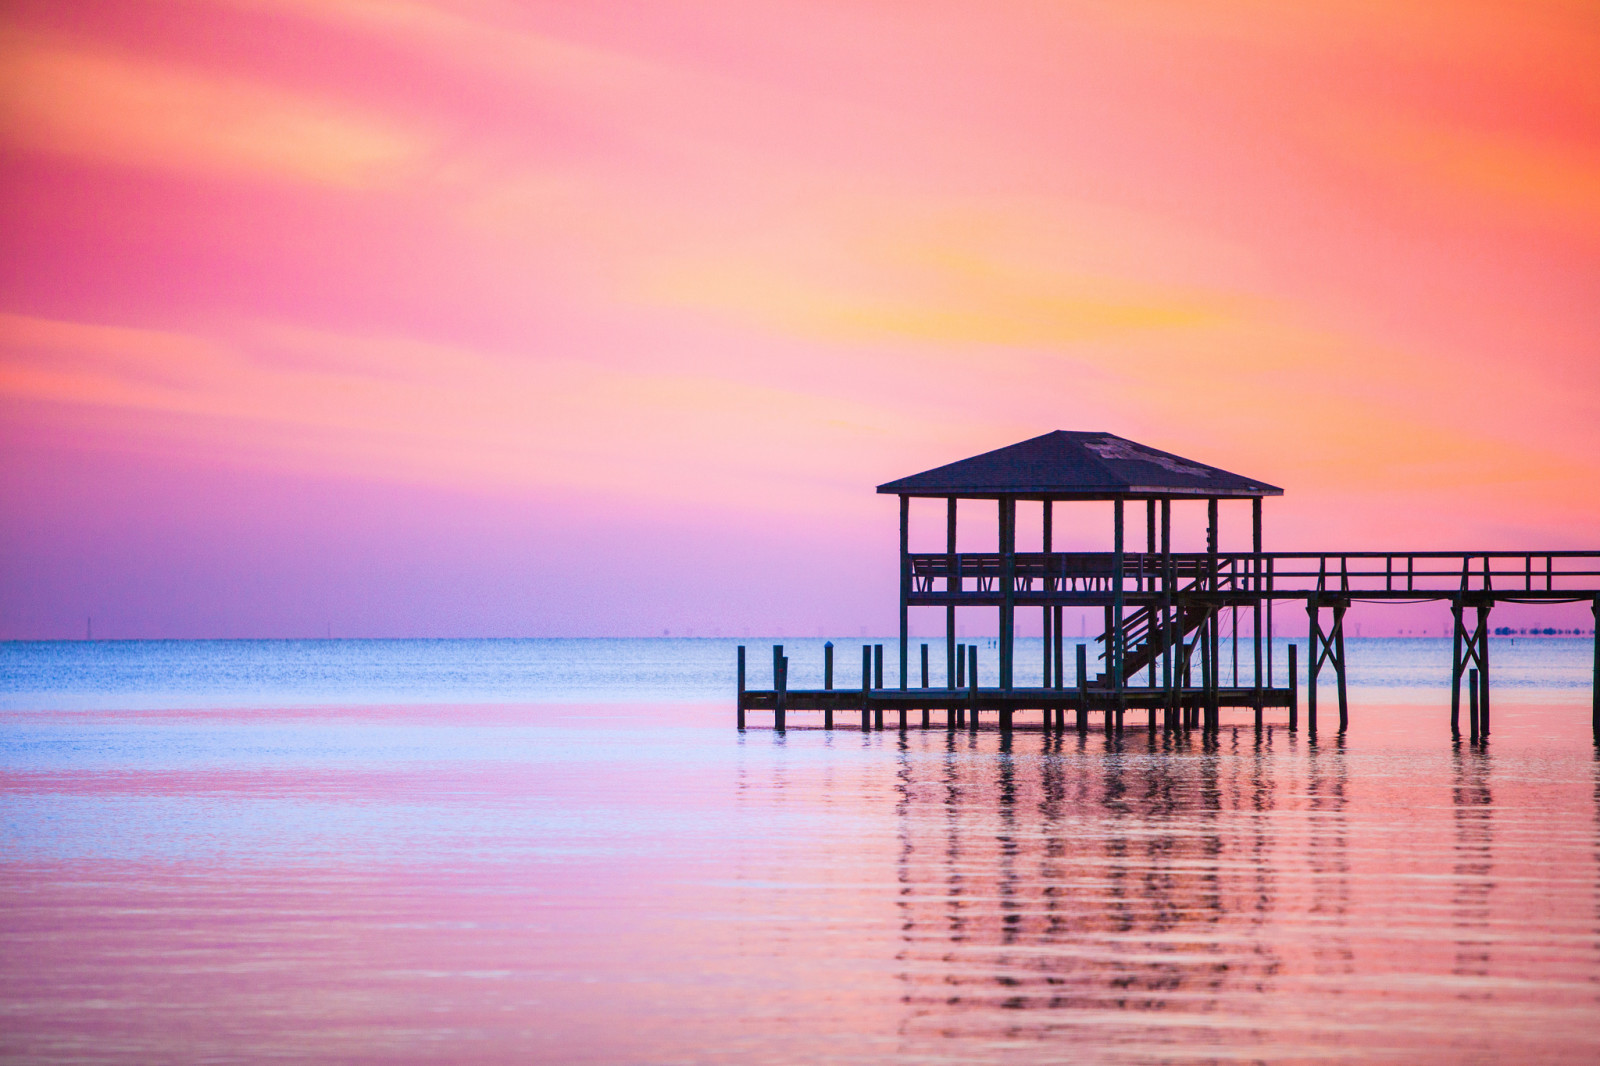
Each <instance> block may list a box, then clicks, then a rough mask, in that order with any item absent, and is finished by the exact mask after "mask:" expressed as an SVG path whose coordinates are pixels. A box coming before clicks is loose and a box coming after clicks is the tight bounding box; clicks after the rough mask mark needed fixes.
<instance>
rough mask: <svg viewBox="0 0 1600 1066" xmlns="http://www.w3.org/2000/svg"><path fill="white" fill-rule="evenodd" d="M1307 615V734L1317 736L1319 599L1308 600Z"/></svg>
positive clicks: (1320, 649) (1319, 663) (1320, 660)
mask: <svg viewBox="0 0 1600 1066" xmlns="http://www.w3.org/2000/svg"><path fill="white" fill-rule="evenodd" d="M1306 615H1307V623H1308V625H1309V629H1308V630H1307V633H1308V634H1309V636H1310V638H1311V640H1310V644H1311V648H1310V651H1311V658H1310V659H1309V660H1307V662H1306V732H1308V733H1310V734H1311V735H1312V736H1316V735H1317V673H1318V670H1319V668H1320V667H1321V666H1322V617H1321V612H1320V611H1319V609H1318V607H1317V598H1316V597H1315V596H1312V597H1311V598H1310V599H1308V600H1306Z"/></svg>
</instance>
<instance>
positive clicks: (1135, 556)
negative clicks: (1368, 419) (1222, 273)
mask: <svg viewBox="0 0 1600 1066" xmlns="http://www.w3.org/2000/svg"><path fill="white" fill-rule="evenodd" d="M878 492H880V493H883V494H891V495H895V496H898V497H899V502H900V552H899V563H900V633H899V644H898V648H897V649H896V650H897V651H898V656H897V657H896V660H895V664H894V665H895V667H896V676H895V677H894V678H893V679H892V681H891V683H890V684H888V685H885V684H884V678H883V648H882V646H881V645H867V646H863V648H862V675H861V682H860V685H859V687H845V688H838V687H835V686H834V684H833V677H834V669H833V668H834V663H833V648H832V645H829V647H828V649H827V655H828V662H827V663H826V664H825V683H824V687H823V688H822V689H817V690H791V689H789V688H788V685H787V659H786V658H785V657H784V656H783V652H782V649H781V646H780V647H777V648H774V650H773V666H772V674H771V676H772V678H773V683H772V687H771V688H770V689H752V688H748V687H747V686H746V681H747V678H748V675H747V663H746V661H745V650H744V649H743V648H740V649H739V663H738V673H739V676H738V693H737V704H738V726H739V728H741V729H743V728H745V726H746V720H747V715H748V713H749V712H751V711H760V712H770V714H771V716H772V719H771V720H772V722H773V724H774V725H775V727H776V728H779V729H783V728H785V727H786V725H787V715H788V714H789V713H790V712H821V713H822V715H823V725H824V726H825V727H828V728H833V727H834V725H835V720H836V717H837V716H838V715H839V714H840V713H844V714H846V715H848V714H850V713H851V712H857V713H859V714H860V724H861V728H863V729H874V728H883V724H884V715H885V714H886V713H887V714H889V715H892V716H894V719H896V720H897V724H898V725H899V726H900V727H902V728H909V727H911V726H912V725H917V726H921V727H926V728H932V727H934V726H942V727H944V728H948V729H960V728H967V729H975V728H977V727H978V723H979V721H980V715H984V714H988V715H990V716H991V717H992V719H993V720H994V721H995V723H996V724H997V725H998V727H999V728H1001V729H1003V730H1004V729H1011V728H1014V727H1015V726H1016V725H1017V724H1018V723H1019V721H1020V719H1019V715H1026V716H1029V717H1034V716H1037V720H1038V723H1039V725H1040V726H1041V727H1042V728H1046V729H1050V728H1055V729H1065V728H1068V724H1067V719H1068V716H1069V714H1070V716H1071V718H1072V723H1073V727H1075V728H1078V729H1085V728H1087V727H1088V725H1089V722H1090V720H1091V719H1093V718H1100V719H1102V720H1103V722H1104V725H1105V728H1107V729H1121V728H1124V727H1125V726H1126V725H1127V724H1129V720H1130V718H1131V719H1132V721H1133V722H1139V721H1140V720H1141V719H1142V722H1143V724H1144V725H1145V726H1146V727H1147V728H1149V729H1157V728H1163V729H1193V728H1198V729H1202V730H1207V731H1215V730H1216V729H1218V728H1219V726H1220V712H1221V709H1222V708H1224V707H1245V708H1250V709H1252V710H1253V711H1254V717H1255V724H1256V725H1257V726H1258V727H1259V726H1261V725H1262V724H1263V718H1264V715H1265V713H1266V712H1267V711H1268V710H1274V711H1276V710H1282V711H1286V712H1287V724H1288V726H1289V728H1291V729H1296V728H1299V727H1300V725H1301V713H1300V712H1301V708H1300V705H1301V694H1300V693H1299V692H1298V691H1297V685H1296V678H1297V675H1298V671H1297V664H1296V661H1295V660H1296V656H1297V651H1298V649H1297V647H1296V646H1295V645H1291V646H1290V655H1289V660H1288V663H1287V664H1286V666H1287V670H1286V672H1285V675H1284V676H1283V678H1282V679H1275V678H1274V663H1273V658H1272V656H1271V654H1270V634H1271V632H1272V627H1273V615H1274V611H1277V610H1283V609H1285V608H1288V609H1291V610H1303V611H1304V612H1305V614H1306V621H1307V631H1308V635H1307V638H1306V662H1307V671H1306V673H1307V677H1308V683H1307V686H1306V691H1305V693H1304V704H1305V713H1304V727H1305V728H1306V729H1307V730H1308V731H1309V732H1311V733H1315V732H1316V731H1317V728H1318V712H1319V705H1318V701H1319V687H1320V686H1319V682H1320V681H1321V679H1322V678H1323V677H1324V676H1327V677H1328V679H1329V680H1330V682H1331V683H1332V684H1333V686H1334V688H1335V692H1336V704H1335V707H1336V710H1337V715H1338V729H1339V731H1340V732H1343V731H1345V730H1346V729H1348V728H1349V725H1350V711H1349V698H1348V695H1347V691H1346V690H1347V684H1346V681H1347V675H1346V666H1345V634H1344V618H1345V613H1346V612H1347V611H1348V610H1349V609H1350V607H1351V605H1352V604H1354V603H1357V602H1362V603H1386V602H1388V603H1401V602H1408V603H1415V602H1420V601H1427V600H1433V601H1445V602H1448V603H1449V605H1450V610H1451V614H1452V617H1453V619H1454V626H1453V632H1454V640H1453V655H1452V667H1451V677H1450V717H1449V726H1450V729H1451V731H1452V733H1453V734H1454V735H1456V736H1459V735H1461V724H1462V723H1461V711H1462V704H1463V689H1464V688H1465V690H1466V704H1467V710H1468V721H1467V730H1468V735H1469V736H1470V737H1472V738H1473V739H1481V738H1483V737H1487V736H1488V735H1489V732H1490V726H1491V709H1490V708H1491V701H1490V691H1491V690H1490V657H1489V633H1490V615H1491V612H1492V610H1493V608H1494V607H1495V606H1496V605H1498V604H1502V603H1546V604H1550V603H1574V602H1584V603H1587V604H1588V605H1589V606H1590V609H1591V611H1592V613H1593V614H1594V617H1595V619H1596V623H1597V628H1600V551H1531V550H1524V551H1309V552H1308V551H1296V552H1285V551H1270V552H1269V551H1266V550H1265V549H1264V547H1263V531H1262V510H1263V508H1262V504H1263V501H1264V499H1265V498H1267V497H1269V496H1281V495H1282V494H1283V490H1282V489H1280V488H1278V487H1276V486H1273V485H1269V484H1266V483H1265V482H1261V481H1256V480H1253V479H1250V478H1246V477H1242V476H1240V475H1237V474H1233V473H1229V472H1228V471H1225V470H1220V469H1218V468H1216V467H1212V466H1208V465H1206V464H1204V463H1200V462H1196V461H1194V460H1191V459H1185V458H1183V457H1181V456H1177V455H1173V454H1171V453H1168V452H1163V451H1159V450H1157V449H1154V448H1149V447H1147V446H1145V445H1142V444H1137V443H1135V442H1133V441H1130V440H1126V439H1124V438H1122V437H1118V436H1115V435H1113V434H1110V433H1099V432H1094V433H1091V432H1067V431H1056V432H1054V433H1047V434H1045V435H1043V436H1040V437H1035V438H1033V439H1031V440H1027V441H1023V442H1021V443H1019V444H1013V445H1011V446H1009V447H1005V448H1000V449H997V450H995V451H991V452H986V453H984V454H982V455H977V456H973V457H971V458H969V459H963V460H960V461H958V462H955V463H950V464H948V465H946V466H941V467H936V468H935V469H932V470H927V471H924V472H923V473H920V474H914V475H912V476H910V477H906V478H901V479H899V480H897V481H891V482H888V483H886V484H883V485H880V486H878ZM916 498H933V499H943V500H944V501H946V507H945V523H944V524H945V529H944V534H945V537H944V540H945V550H944V551H941V552H912V551H911V550H910V534H911V522H910V519H911V501H912V500H913V499H916ZM960 501H984V502H985V503H987V504H992V505H993V507H994V511H993V514H994V516H995V522H996V527H995V530H996V543H997V545H998V550H995V551H978V552H971V551H963V550H961V544H962V540H961V538H960V537H959V535H958V534H959V530H958V506H957V505H958V503H959V502H960ZM1067 503H1072V504H1082V505H1090V504H1094V505H1099V506H1101V507H1105V506H1106V505H1107V504H1109V510H1110V512H1111V513H1110V516H1109V517H1110V520H1111V521H1110V526H1111V529H1110V534H1111V535H1110V542H1111V543H1110V550H1109V551H1056V550H1054V539H1055V516H1056V511H1055V509H1056V507H1057V505H1060V504H1067ZM1241 503H1244V504H1248V506H1249V508H1250V530H1251V541H1250V544H1249V546H1248V548H1247V549H1241V548H1238V547H1228V548H1224V547H1223V546H1222V545H1221V543H1220V539H1221V538H1220V523H1219V517H1220V508H1221V506H1222V505H1224V504H1228V505H1230V506H1232V505H1236V504H1241ZM1019 504H1022V505H1024V506H1025V507H1028V508H1032V507H1033V506H1034V505H1037V508H1038V514H1039V520H1040V543H1041V546H1042V550H1041V551H1037V552H1019V551H1017V550H1016V544H1017V523H1018V505H1019ZM1175 505H1176V506H1179V507H1191V506H1200V505H1203V506H1204V507H1205V542H1204V545H1203V550H1198V551H1196V550H1190V551H1176V550H1174V548H1173V543H1172V540H1173V520H1172V516H1173V508H1174V506H1175ZM1140 519H1142V522H1139V520H1140ZM1130 520H1132V521H1134V522H1139V524H1141V525H1142V526H1143V527H1144V528H1143V530H1142V532H1143V534H1144V535H1143V537H1142V538H1137V537H1136V536H1130V529H1129V524H1130ZM1138 540H1142V545H1141V544H1138V543H1137V541H1138ZM1069 608H1076V609H1083V608H1089V609H1092V610H1093V611H1094V612H1095V614H1096V615H1097V616H1098V617H1099V619H1100V624H1099V625H1098V626H1097V628H1098V630H1099V633H1098V635H1097V636H1096V637H1095V638H1094V643H1095V644H1096V645H1097V646H1098V647H1097V649H1096V654H1095V660H1094V664H1093V667H1094V669H1093V672H1092V676H1091V669H1090V664H1089V663H1088V662H1087V655H1086V654H1085V653H1084V651H1085V649H1084V646H1083V645H1079V646H1078V649H1079V650H1078V654H1077V656H1076V662H1075V663H1074V664H1073V668H1072V669H1071V670H1069V669H1068V668H1067V666H1066V663H1065V662H1064V658H1065V656H1064V652H1065V641H1064V638H1063V626H1064V612H1065V611H1066V610H1067V609H1069ZM913 609H930V610H936V611H940V612H942V614H943V622H944V631H945V640H944V648H943V649H942V652H943V654H942V655H941V656H939V658H942V659H943V663H942V664H941V665H942V666H943V667H944V669H943V678H942V679H941V683H940V684H938V685H935V684H932V683H931V681H932V679H931V677H930V673H929V645H927V644H923V645H921V648H920V657H919V658H920V663H919V664H918V665H919V669H918V670H917V671H916V675H917V676H916V677H915V678H914V677H913V663H912V661H911V657H910V651H911V645H910V618H911V611H912V610H913ZM972 609H979V610H983V611H994V612H996V614H997V632H998V634H999V636H998V640H997V647H998V662H996V663H995V664H993V665H992V666H990V669H991V671H992V672H993V674H994V676H995V682H996V683H995V684H993V685H990V686H981V685H980V684H979V682H978V678H979V659H978V648H977V647H976V646H975V645H973V646H969V645H965V644H962V643H960V642H958V640H957V612H958V611H968V612H970V611H971V610H972ZM1031 610H1038V611H1039V612H1040V613H1039V618H1040V625H1041V631H1042V634H1043V650H1044V653H1043V656H1042V670H1041V672H1040V675H1039V676H1038V677H1036V678H1021V677H1018V676H1017V673H1016V670H1015V669H1014V667H1015V646H1016V623H1017V618H1018V611H1031ZM1241 617H1243V618H1244V619H1245V620H1246V621H1247V622H1248V636H1246V637H1245V638H1244V639H1243V640H1241V638H1240V634H1241V632H1243V630H1241V628H1240V624H1241ZM1225 631H1226V633H1227V634H1228V635H1229V636H1228V637H1225V636H1224V632H1225ZM1230 638H1231V639H1230ZM1225 644H1226V646H1227V647H1228V650H1229V652H1230V654H1229V656H1228V657H1227V659H1226V660H1225V659H1224V656H1223V649H1224V646H1225ZM1595 646H1596V652H1595V678H1596V681H1595V683H1594V688H1593V694H1592V701H1591V702H1592V705H1593V706H1592V712H1591V713H1592V725H1593V728H1594V731H1595V736H1596V739H1597V742H1600V639H1597V640H1596V642H1595ZM1241 659H1242V660H1243V662H1242V668H1241ZM1331 709H1332V708H1330V710H1331Z"/></svg>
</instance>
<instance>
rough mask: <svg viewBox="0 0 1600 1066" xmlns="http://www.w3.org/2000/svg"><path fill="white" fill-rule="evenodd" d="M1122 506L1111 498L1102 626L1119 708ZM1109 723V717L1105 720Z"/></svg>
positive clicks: (1117, 500)
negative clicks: (1107, 616) (1107, 608)
mask: <svg viewBox="0 0 1600 1066" xmlns="http://www.w3.org/2000/svg"><path fill="white" fill-rule="evenodd" d="M1123 534H1124V529H1123V505H1122V500H1121V498H1120V497H1119V498H1118V499H1115V500H1112V501H1111V621H1110V624H1109V625H1107V627H1106V673H1107V674H1108V675H1110V678H1111V685H1112V687H1113V688H1114V689H1115V690H1116V695H1117V698H1116V704H1117V707H1118V708H1119V709H1120V708H1121V707H1122V700H1123V691H1122V681H1123V678H1122V660H1123V654H1124V648H1123V646H1122V604H1123V599H1122V571H1123V568H1124V567H1123V549H1124V544H1123V539H1124V538H1123ZM1107 721H1108V722H1109V721H1110V719H1107Z"/></svg>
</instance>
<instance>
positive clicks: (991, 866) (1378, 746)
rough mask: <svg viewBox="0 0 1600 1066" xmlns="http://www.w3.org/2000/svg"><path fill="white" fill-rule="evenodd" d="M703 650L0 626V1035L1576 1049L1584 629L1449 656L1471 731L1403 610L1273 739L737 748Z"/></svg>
mask: <svg viewBox="0 0 1600 1066" xmlns="http://www.w3.org/2000/svg"><path fill="white" fill-rule="evenodd" d="M739 643H743V644H746V645H747V646H748V648H749V653H748V661H749V668H750V683H751V685H752V686H753V687H765V686H766V685H768V684H770V672H771V657H772V653H771V644H772V643H773V641H771V640H768V641H756V640H745V641H733V640H687V639H686V640H668V639H662V640H527V641H519V640H504V641H259V642H253V641H222V642H95V643H66V642H63V643H39V644H27V643H12V644H0V1059H4V1060H5V1061H8V1062H9V1061H18V1062H66V1061H71V1062H86V1063H94V1062H117V1063H152V1062H261V1061H275V1062H350V1063H360V1062H374V1063H376V1062H485V1063H498V1062H519V1063H521V1062H550V1063H641V1064H644V1063H651V1064H653V1063H796V1062H836V1063H867V1062H872V1063H878V1062H890V1063H927V1062H933V1063H939V1062H949V1063H969V1062H1006V1063H1011V1062H1017V1063H1031V1062H1039V1063H1045V1062H1049V1063H1056V1062H1065V1061H1070V1062H1075V1063H1101V1062H1104V1063H1156V1062H1161V1063H1165V1062H1185V1063H1187V1062H1195V1063H1232V1062H1240V1061H1243V1062H1268V1061H1270V1062H1315V1063H1328V1062H1332V1063H1346V1062H1348V1063H1357V1062H1360V1063H1368V1062H1378V1063H1387V1062H1393V1063H1452V1064H1454V1063H1474V1062H1485V1063H1488V1062H1501V1063H1509V1062H1572V1063H1593V1062H1596V1061H1600V761H1597V757H1596V747H1595V744H1594V742H1593V737H1592V734H1591V731H1590V717H1589V716H1590V704H1589V700H1590V675H1591V670H1592V663H1593V644H1592V642H1591V641H1590V640H1588V639H1582V640H1577V639H1528V638H1517V639H1495V640H1492V641H1491V654H1490V660H1491V664H1492V665H1493V668H1494V677H1493V684H1494V703H1493V707H1494V717H1493V734H1492V736H1491V737H1490V738H1489V739H1488V740H1487V741H1485V742H1483V743H1481V744H1473V743H1471V742H1470V741H1468V740H1466V739H1461V740H1457V739H1454V738H1452V737H1451V735H1450V731H1449V728H1448V714H1449V687H1448V675H1449V662H1450V647H1449V643H1448V642H1447V641H1443V640H1377V639H1367V640H1352V641H1350V642H1349V649H1350V650H1349V656H1350V662H1351V682H1352V685H1351V689H1350V695H1351V702H1352V709H1351V715H1350V718H1351V725H1350V730H1349V732H1348V733H1347V734H1346V735H1344V736H1342V737H1341V736H1338V735H1337V734H1335V733H1334V732H1332V731H1330V730H1328V729H1327V727H1326V725H1324V729H1323V732H1322V733H1321V734H1320V735H1319V736H1317V737H1316V738H1311V737H1309V736H1308V735H1307V734H1306V733H1305V732H1304V731H1303V730H1302V731H1299V732H1293V733H1291V732H1290V731H1289V730H1288V729H1287V727H1286V724H1285V722H1286V716H1285V714H1284V712H1281V711H1276V712H1270V713H1269V714H1268V716H1267V726H1266V728H1265V729H1263V730H1262V731H1261V732H1259V733H1258V732H1257V731H1256V730H1255V729H1254V728H1253V725H1252V723H1251V720H1250V712H1248V711H1245V712H1237V711H1224V715H1223V728H1222V730H1221V733H1220V734H1219V735H1218V736H1216V737H1214V738H1205V737H1202V736H1200V735H1199V734H1198V733H1196V734H1189V735H1166V734H1160V733H1157V734H1151V733H1149V732H1147V731H1146V730H1144V729H1142V728H1129V729H1127V730H1126V731H1125V732H1124V733H1122V734H1120V735H1111V736H1107V735H1106V734H1105V733H1104V732H1103V731H1102V730H1101V729H1100V728H1099V726H1098V725H1096V726H1095V727H1094V728H1092V729H1091V730H1090V731H1089V732H1088V733H1086V734H1079V733H1076V732H1067V733H1064V734H1052V733H1045V732H1042V731H1040V730H1039V729H1037V727H1029V726H1026V725H1025V727H1024V728H1021V729H1019V730H1017V731H1016V732H1014V733H1012V734H1010V735H1009V736H1004V735H1002V734H1000V733H998V732H997V731H995V730H993V729H992V728H990V727H988V726H986V727H985V728H984V729H983V730H981V731H980V732H978V733H977V734H969V733H966V732H962V733H959V734H951V733H949V732H947V731H945V730H944V729H942V728H934V729H930V730H926V731H924V730H922V729H920V728H912V729H910V730H908V731H906V732H903V733H902V732H901V731H899V730H898V729H896V728H892V724H893V723H892V718H893V716H889V717H890V718H891V728H889V729H886V730H883V731H881V732H868V733H862V732H860V731H859V730H858V729H855V728H841V729H836V730H833V731H824V730H822V729H821V728H818V725H819V723H818V722H817V721H816V720H815V719H817V718H818V717H819V716H816V715H807V714H796V713H793V712H791V715H790V722H791V728H790V729H789V730H788V731H787V732H785V733H783V734H778V733H775V732H773V731H772V730H771V729H770V728H768V718H769V717H770V716H768V715H763V714H757V713H752V715H751V728H749V729H747V730H745V731H744V732H743V733H740V732H739V731H737V730H736V729H735V728H734V712H733V700H732V693H733V685H734V655H735V652H734V648H735V645H736V644H739ZM783 643H784V644H785V648H786V653H787V654H788V656H789V658H790V663H791V665H790V671H791V685H794V686H797V687H798V686H810V685H815V684H818V683H820V680H821V669H822V642H821V641H820V640H794V639H790V640H786V641H783ZM882 643H884V644H885V646H886V647H885V651H886V653H887V654H888V656H889V658H890V660H891V661H892V659H893V656H894V652H895V649H894V646H893V644H892V643H891V642H890V641H887V640H885V641H882ZM918 643H920V641H919V642H918ZM975 643H977V644H978V645H979V651H980V664H981V665H980V669H981V670H982V671H983V674H984V679H985V681H986V682H988V681H990V680H991V674H990V672H991V671H992V668H993V659H994V651H993V648H992V646H991V645H990V644H988V642H986V641H984V640H981V639H979V640H977V641H975ZM860 644H861V641H860V640H855V641H840V642H839V648H838V667H837V674H838V683H839V685H840V686H841V687H845V686H849V685H850V684H851V680H850V679H851V678H852V676H854V678H855V683H856V684H859V669H860V667H859V664H860ZM941 650H942V649H940V648H939V647H938V646H937V645H936V646H935V648H934V655H933V658H934V659H935V661H936V662H937V661H938V660H940V659H941V655H940V651H941ZM1038 654H1039V653H1038V647H1037V642H1033V643H1031V644H1029V643H1024V646H1023V649H1022V654H1021V661H1020V662H1019V666H1018V673H1019V677H1025V676H1027V671H1029V670H1037V669H1038ZM1069 654H1070V653H1069ZM1091 654H1092V653H1091ZM1029 656H1032V658H1031V659H1030V658H1029ZM1224 656H1225V659H1226V658H1227V656H1228V649H1227V648H1226V647H1225V648H1224ZM1285 658H1286V644H1285V642H1284V641H1282V640H1280V641H1277V642H1276V643H1275V647H1274V667H1275V671H1276V673H1275V676H1276V677H1277V678H1278V680H1279V681H1280V682H1281V680H1282V671H1283V669H1284V664H1285ZM1301 659H1302V671H1303V665H1304V664H1303V660H1304V648H1303V647H1302V648H1301ZM1069 662H1070V660H1069ZM886 673H887V674H889V675H890V677H891V679H893V677H894V674H895V670H894V669H893V667H892V666H891V667H890V669H889V670H887V671H886ZM1246 673H1248V670H1246ZM914 680H915V677H914ZM938 680H940V678H937V677H936V678H935V681H936V682H937V681H938ZM1224 680H1225V681H1226V680H1227V678H1226V677H1225V678H1224ZM1247 683H1248V682H1247ZM1301 684H1302V692H1303V691H1304V688H1303V686H1304V680H1303V678H1302V681H1301ZM1324 700H1325V701H1326V702H1325V703H1324V706H1325V707H1329V706H1332V704H1333V693H1332V690H1331V687H1329V688H1326V689H1325V690H1324ZM850 717H853V716H845V718H846V719H849V718H850ZM1323 720H1324V723H1326V722H1328V721H1329V717H1328V716H1325V717H1324V719H1323ZM1334 720H1336V719H1334Z"/></svg>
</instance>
